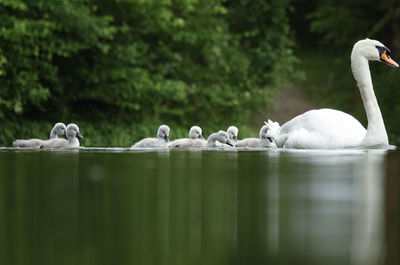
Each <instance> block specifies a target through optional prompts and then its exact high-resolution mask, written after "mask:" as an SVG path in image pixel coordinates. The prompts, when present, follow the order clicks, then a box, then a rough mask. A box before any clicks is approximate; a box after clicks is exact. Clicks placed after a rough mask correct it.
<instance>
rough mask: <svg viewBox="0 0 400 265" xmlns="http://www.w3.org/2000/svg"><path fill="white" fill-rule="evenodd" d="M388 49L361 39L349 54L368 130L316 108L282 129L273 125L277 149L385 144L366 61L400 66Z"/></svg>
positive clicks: (336, 112) (352, 120)
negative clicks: (391, 56)
mask: <svg viewBox="0 0 400 265" xmlns="http://www.w3.org/2000/svg"><path fill="white" fill-rule="evenodd" d="M389 55H390V50H389V49H388V48H387V47H386V46H385V45H383V44H382V43H380V42H379V41H376V40H370V39H365V40H360V41H358V42H357V43H356V44H354V47H353V50H352V52H351V70H352V72H353V76H354V78H355V79H356V81H357V85H358V88H359V89H360V94H361V97H362V101H363V103H364V108H365V112H366V113H367V119H368V127H367V130H365V128H364V127H363V126H362V125H361V123H360V122H359V121H357V120H356V119H355V118H354V117H353V116H351V115H349V114H347V113H344V112H342V111H339V110H333V109H319V110H310V111H307V112H305V113H304V114H301V115H299V116H297V117H295V118H293V119H291V120H290V121H288V122H286V123H285V124H284V125H282V126H281V127H279V126H276V125H277V124H275V126H274V123H272V122H270V121H269V122H268V123H266V124H269V125H270V129H271V131H270V134H271V136H272V137H273V138H274V140H275V142H276V144H277V146H279V147H286V148H303V149H323V148H354V147H355V148H357V147H358V148H359V147H363V148H365V147H374V146H382V145H388V136H387V134H386V129H385V124H384V123H383V118H382V114H381V110H380V109H379V106H378V102H377V100H376V97H375V93H374V89H373V86H372V80H371V73H370V71H369V65H368V61H381V62H384V63H385V64H387V65H389V66H392V67H399V65H398V64H397V63H396V62H395V61H393V60H392V59H391V58H390V56H389Z"/></svg>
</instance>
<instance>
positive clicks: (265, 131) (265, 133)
mask: <svg viewBox="0 0 400 265" xmlns="http://www.w3.org/2000/svg"><path fill="white" fill-rule="evenodd" d="M260 139H261V141H268V142H270V143H273V142H274V141H273V139H272V135H271V134H270V133H269V126H268V125H264V126H263V127H261V129H260Z"/></svg>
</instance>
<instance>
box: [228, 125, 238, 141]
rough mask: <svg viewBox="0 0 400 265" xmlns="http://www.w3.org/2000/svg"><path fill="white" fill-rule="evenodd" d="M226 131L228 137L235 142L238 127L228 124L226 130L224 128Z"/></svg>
mask: <svg viewBox="0 0 400 265" xmlns="http://www.w3.org/2000/svg"><path fill="white" fill-rule="evenodd" d="M226 132H227V133H228V136H229V139H230V140H231V141H232V142H234V143H237V141H238V138H237V136H238V132H239V129H238V128H237V127H236V126H229V128H228V130H226Z"/></svg>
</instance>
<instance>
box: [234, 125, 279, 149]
mask: <svg viewBox="0 0 400 265" xmlns="http://www.w3.org/2000/svg"><path fill="white" fill-rule="evenodd" d="M268 130H269V126H268V125H264V126H262V127H261V129H260V138H245V139H243V140H240V141H238V142H237V143H236V145H235V147H276V144H275V143H274V141H273V140H272V138H271V136H270V134H269V132H268Z"/></svg>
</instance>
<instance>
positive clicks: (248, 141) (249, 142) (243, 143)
mask: <svg viewBox="0 0 400 265" xmlns="http://www.w3.org/2000/svg"><path fill="white" fill-rule="evenodd" d="M261 146H262V142H261V140H260V139H259V138H245V139H242V140H239V141H238V142H237V143H236V145H235V147H261Z"/></svg>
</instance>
